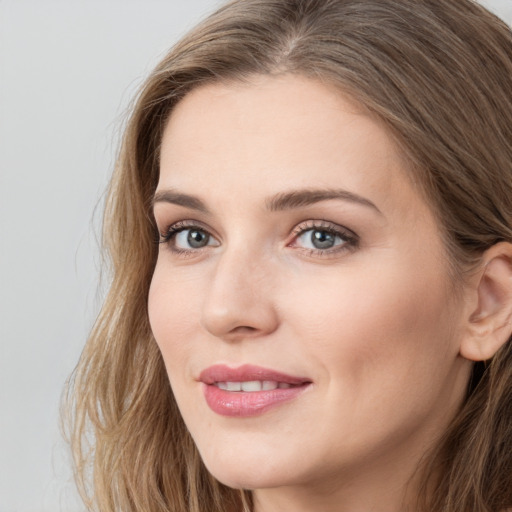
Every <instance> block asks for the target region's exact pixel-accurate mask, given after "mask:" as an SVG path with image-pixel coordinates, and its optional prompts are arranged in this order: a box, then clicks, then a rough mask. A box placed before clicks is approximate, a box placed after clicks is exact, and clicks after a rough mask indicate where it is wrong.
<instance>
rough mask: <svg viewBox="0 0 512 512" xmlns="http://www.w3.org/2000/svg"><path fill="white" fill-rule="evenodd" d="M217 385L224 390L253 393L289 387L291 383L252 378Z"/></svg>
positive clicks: (217, 383)
mask: <svg viewBox="0 0 512 512" xmlns="http://www.w3.org/2000/svg"><path fill="white" fill-rule="evenodd" d="M215 385H216V386H217V387H218V388H219V389H223V390H224V391H245V392H247V393H252V392H255V391H272V390H273V389H278V388H279V389H288V388H291V387H292V386H291V384H288V383H285V382H275V381H272V380H264V381H260V380H250V381H245V382H216V383H215Z"/></svg>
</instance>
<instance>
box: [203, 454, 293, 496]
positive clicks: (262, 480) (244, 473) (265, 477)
mask: <svg viewBox="0 0 512 512" xmlns="http://www.w3.org/2000/svg"><path fill="white" fill-rule="evenodd" d="M212 459H213V460H209V457H206V458H203V462H204V464H205V466H206V468H207V469H208V471H209V472H210V473H211V474H212V475H213V476H214V477H215V478H216V479H217V480H218V481H219V482H221V483H222V484H224V485H227V486H228V487H232V488H233V489H247V490H255V489H266V488H271V487H280V486H286V485H289V484H291V483H292V481H293V480H294V475H292V473H291V467H275V466H274V467H273V466H272V464H271V463H270V462H269V461H265V462H261V461H260V460H257V461H249V460H247V458H243V457H240V456H238V457H233V458H232V459H231V460H224V459H223V458H222V457H213V458H212Z"/></svg>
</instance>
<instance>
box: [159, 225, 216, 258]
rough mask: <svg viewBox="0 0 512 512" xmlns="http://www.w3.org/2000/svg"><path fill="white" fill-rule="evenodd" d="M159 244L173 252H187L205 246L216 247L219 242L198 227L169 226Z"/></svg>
mask: <svg viewBox="0 0 512 512" xmlns="http://www.w3.org/2000/svg"><path fill="white" fill-rule="evenodd" d="M160 242H161V243H166V244H168V245H169V246H170V248H171V249H172V250H173V251H176V252H180V251H183V252H187V251H194V250H200V249H203V248H204V247H207V246H218V245H219V242H218V241H217V240H216V239H215V238H213V236H211V235H210V233H208V231H206V230H205V229H203V228H201V227H199V226H190V227H188V226H183V225H179V224H178V225H175V226H171V227H170V228H169V229H168V231H167V233H165V234H163V235H162V236H161V240H160Z"/></svg>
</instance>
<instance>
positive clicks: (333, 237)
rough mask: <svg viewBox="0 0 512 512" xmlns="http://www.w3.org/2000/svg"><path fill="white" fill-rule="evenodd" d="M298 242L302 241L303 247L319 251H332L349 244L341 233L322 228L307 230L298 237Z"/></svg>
mask: <svg viewBox="0 0 512 512" xmlns="http://www.w3.org/2000/svg"><path fill="white" fill-rule="evenodd" d="M297 240H298V241H300V246H301V247H304V248H305V249H317V250H327V249H332V248H334V247H338V246H341V245H344V244H346V243H347V242H348V240H346V239H345V238H343V236H342V235H341V234H340V233H336V232H334V231H331V230H327V229H321V228H312V229H307V230H305V231H303V232H302V233H301V234H300V236H298V237H297Z"/></svg>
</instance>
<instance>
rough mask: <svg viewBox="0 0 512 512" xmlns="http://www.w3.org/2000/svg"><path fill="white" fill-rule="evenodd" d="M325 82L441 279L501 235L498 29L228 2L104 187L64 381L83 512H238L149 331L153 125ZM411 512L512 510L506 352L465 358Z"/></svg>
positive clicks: (178, 59) (312, 1) (154, 85)
mask: <svg viewBox="0 0 512 512" xmlns="http://www.w3.org/2000/svg"><path fill="white" fill-rule="evenodd" d="M280 73H291V74H298V75H302V76H306V77H309V78H311V79H314V80H318V81H321V82H324V83H330V84H334V85H335V86H337V87H339V89H340V91H343V93H345V94H348V95H350V96H351V97H353V98H354V99H355V100H356V101H358V102H359V103H360V104H362V105H364V106H365V107H366V108H367V109H368V110H369V111H370V112H372V113H373V114H374V115H376V116H377V117H378V118H380V120H381V121H382V122H383V123H384V125H385V126H386V127H387V129H388V130H389V133H391V134H392V136H393V137H394V139H395V140H396V142H397V143H398V145H399V148H400V150H401V151H402V152H403V154H404V156H405V157H406V158H407V160H408V162H409V168H410V173H411V177H412V180H413V181H414V182H415V183H418V184H419V186H420V187H421V190H422V191H423V192H424V194H425V196H426V198H427V200H428V201H429V203H430V204H431V205H432V209H433V211H434V212H435V213H436V215H437V218H438V221H439V224H440V225H441V227H442V228H443V233H444V238H445V243H446V246H447V247H448V249H449V254H450V256H451V258H450V259H451V262H452V270H453V275H454V278H455V279H456V280H457V279H463V276H464V269H467V268H468V265H472V264H474V263H475V262H477V261H478V259H479V258H480V256H481V254H482V253H483V251H485V250H486V249H488V248H489V247H491V246H492V245H493V244H495V243H497V242H500V241H508V242H512V34H511V31H510V29H509V27H507V26H506V24H505V23H504V22H502V21H500V20H499V19H498V18H497V17H495V16H494V15H492V14H491V13H489V12H488V11H487V10H485V9H484V8H483V7H481V6H479V5H478V4H477V3H475V2H473V1H471V0H234V1H231V2H230V3H228V4H226V5H225V6H223V7H221V8H220V9H219V10H218V11H217V12H215V13H214V14H212V15H211V16H209V17H208V18H207V19H205V20H204V21H203V22H202V23H201V24H200V25H198V26H197V27H196V28H195V29H194V30H192V31H191V32H190V33H189V34H188V35H186V36H185V37H184V38H183V39H182V40H181V41H180V42H179V43H178V44H177V45H175V46H174V48H172V50H171V51H170V53H169V54H168V55H167V56H166V57H165V58H164V59H163V60H162V61H161V62H160V64H159V65H158V66H157V67H156V69H155V70H154V71H153V72H152V73H151V75H150V76H149V77H148V79H147V80H146V82H145V84H144V85H143V87H142V89H141V91H140V93H139V95H138V97H137V99H136V101H135V102H134V105H133V108H132V111H131V116H130V118H129V121H128V123H127V126H126V130H125V133H124V138H123V141H122V145H121V148H120V152H119V157H118V161H117V164H116V166H115V170H114V174H113V177H112V181H111V184H110V187H109V191H108V198H107V203H106V210H105V217H104V233H103V242H104V246H105V251H106V254H107V257H108V261H109V262H110V266H109V270H110V276H111V281H110V291H109V293H108V295H107V297H106V300H105V303H104V305H103V308H102V310H101V312H100V314H99V317H98V319H97V321H96V323H95V325H94V328H93V330H92V332H91V334H90V337H89V339H88V341H87V344H86V346H85V349H84V351H83V354H82V356H81V359H80V362H79V364H78V367H77V368H76V370H75V372H74V374H73V376H72V378H71V379H70V381H69V385H68V389H67V394H66V403H65V407H66V410H67V414H68V416H69V417H70V422H69V427H68V436H69V438H70V442H71V445H72V449H73V454H74V462H75V470H76V471H75V472H76V479H77V482H78V485H79V489H80V491H81V493H82V496H83V498H84V500H85V502H86V504H87V507H88V509H89V510H91V511H92V510H97V511H101V512H114V511H116V512H119V511H123V512H171V511H172V512H221V511H223V512H235V511H236V512H239V511H240V510H245V511H250V510H251V509H252V503H251V496H250V493H248V492H245V491H239V490H234V489H230V488H227V487H225V486H224V485H222V484H220V483H219V482H217V481H216V480H215V479H214V478H213V477H212V476H211V475H210V474H209V473H208V472H207V470H206V469H205V467H204V466H203V464H202V462H201V460H200V458H199V455H198V452H197V450H196V448H195V446H194V443H193V442H192V439H191V437H190V435H189V433H188V431H187V429H186V427H185V425H184V423H183V420H182V419H181V416H180V413H179V410H178V408H177V405H176V402H175V400H174V397H173V394H172V391H171V388H170V385H169V382H168V378H167V375H166V371H165V368H164V364H163V361H162V357H161V355H160V353H159V350H158V348H157V345H156V342H155V341H154V339H153V336H152V334H151V329H150V326H149V321H148V313H147V298H148V290H149V285H150V281H151V277H152V272H153V269H154V266H155V262H156V257H157V244H156V243H155V241H156V240H157V239H158V232H157V230H156V227H155V222H154V219H153V216H152V208H151V204H152V197H153V194H154V191H155V188H156V185H157V181H158V172H159V170H158V169H159V148H160V142H161V138H162V131H163V128H164V126H165V123H166V120H167V119H168V117H169V115H170V113H171V112H172V110H173V108H174V106H175V105H176V104H177V103H178V102H179V101H180V99H182V98H183V97H184V96H185V95H186V94H187V93H188V92H189V91H190V90H192V89H194V88H197V87H200V86H201V85H203V84H206V83H211V82H218V81H245V80H247V79H249V78H250V77H251V76H253V75H254V74H265V75H269V74H280ZM422 471H423V472H424V478H423V482H424V489H423V491H422V493H421V496H420V497H419V502H418V508H417V510H418V511H420V510H421V511H425V512H426V511H433V510H435V511H436V512H461V511H464V512H498V511H501V510H504V509H506V508H507V507H512V343H511V342H510V340H509V342H508V343H507V344H506V345H505V346H504V347H503V348H502V349H501V350H500V351H499V352H498V353H497V354H496V355H495V356H494V357H493V359H492V360H490V361H487V362H485V364H484V363H476V364H475V366H474V371H473V377H472V379H471V382H470V383H468V396H467V398H466V400H465V402H464V404H463V406H462V407H461V409H460V411H458V413H457V415H456V417H455V418H454V420H453V422H452V424H451V426H450V428H449V430H448V431H447V432H446V434H445V436H444V437H443V439H442V440H440V442H439V443H438V446H437V447H436V449H435V451H433V452H432V453H429V454H428V456H427V459H426V463H425V465H424V467H422Z"/></svg>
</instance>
